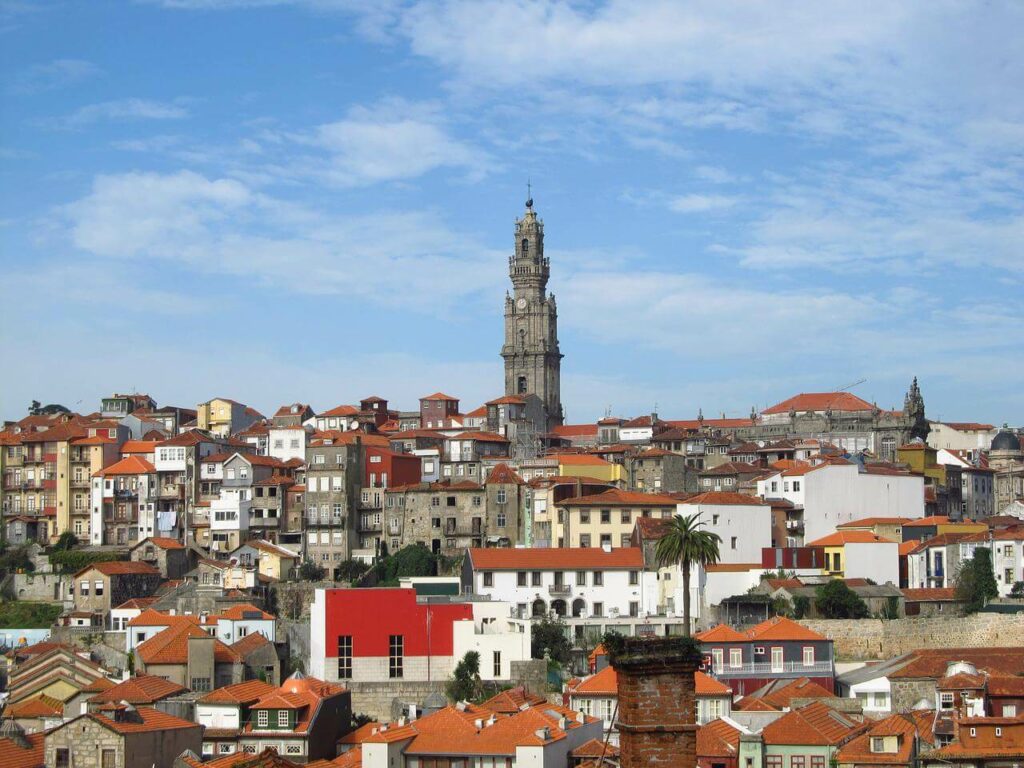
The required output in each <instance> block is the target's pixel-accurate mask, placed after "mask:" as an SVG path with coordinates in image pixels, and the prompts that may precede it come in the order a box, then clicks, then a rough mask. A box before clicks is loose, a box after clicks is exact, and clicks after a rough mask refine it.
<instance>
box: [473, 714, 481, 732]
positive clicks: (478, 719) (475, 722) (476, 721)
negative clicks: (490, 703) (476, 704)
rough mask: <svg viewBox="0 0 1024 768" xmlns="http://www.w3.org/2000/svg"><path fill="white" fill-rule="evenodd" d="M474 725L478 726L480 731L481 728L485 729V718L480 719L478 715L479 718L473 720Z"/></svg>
mask: <svg viewBox="0 0 1024 768" xmlns="http://www.w3.org/2000/svg"><path fill="white" fill-rule="evenodd" d="M473 726H474V727H475V728H476V729H477V730H478V731H481V730H483V727H484V721H483V720H481V719H480V718H479V717H478V718H477V719H476V720H474V721H473Z"/></svg>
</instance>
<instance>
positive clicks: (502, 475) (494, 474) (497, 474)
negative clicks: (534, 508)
mask: <svg viewBox="0 0 1024 768" xmlns="http://www.w3.org/2000/svg"><path fill="white" fill-rule="evenodd" d="M484 483H485V484H486V485H491V484H492V483H502V484H505V485H513V484H514V485H522V484H523V479H522V478H521V477H520V476H519V475H517V474H516V473H515V472H514V471H513V470H512V468H511V467H509V465H508V464H505V463H504V462H502V463H501V464H496V465H495V467H494V469H492V470H491V474H489V475H488V476H487V480H485V481H484Z"/></svg>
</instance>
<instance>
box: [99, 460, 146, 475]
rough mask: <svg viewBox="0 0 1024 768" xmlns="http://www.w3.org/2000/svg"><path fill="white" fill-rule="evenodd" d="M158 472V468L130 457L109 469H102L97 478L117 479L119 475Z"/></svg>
mask: <svg viewBox="0 0 1024 768" xmlns="http://www.w3.org/2000/svg"><path fill="white" fill-rule="evenodd" d="M154 472H156V467H154V466H153V465H152V464H150V463H149V462H148V461H146V460H145V459H143V458H141V457H139V456H134V455H133V456H129V457H128V458H125V459H121V460H120V461H117V462H114V463H113V464H111V465H110V466H109V467H106V468H105V469H101V470H100V471H99V472H97V473H96V476H97V477H116V476H118V475H150V474H153V473H154Z"/></svg>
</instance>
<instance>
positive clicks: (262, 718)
mask: <svg viewBox="0 0 1024 768" xmlns="http://www.w3.org/2000/svg"><path fill="white" fill-rule="evenodd" d="M269 725H270V712H269V711H268V710H266V709H258V710H256V726H257V727H258V728H266V727H267V726H269Z"/></svg>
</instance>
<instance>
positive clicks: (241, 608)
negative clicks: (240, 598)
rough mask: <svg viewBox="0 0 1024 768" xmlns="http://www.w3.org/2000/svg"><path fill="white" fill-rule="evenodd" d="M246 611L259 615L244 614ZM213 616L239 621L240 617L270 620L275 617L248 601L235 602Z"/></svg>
mask: <svg viewBox="0 0 1024 768" xmlns="http://www.w3.org/2000/svg"><path fill="white" fill-rule="evenodd" d="M246 613H249V614H259V615H258V616H245V615H244V614H246ZM214 618H225V619H230V620H231V621H241V620H242V619H252V618H255V619H264V620H272V619H274V618H275V617H274V616H273V614H269V613H267V612H266V611H261V610H260V609H259V608H257V607H256V606H255V605H251V604H249V603H237V604H235V605H232V606H231V607H230V608H227V609H225V610H223V611H221V612H220V613H218V614H216V615H215V617H214Z"/></svg>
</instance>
